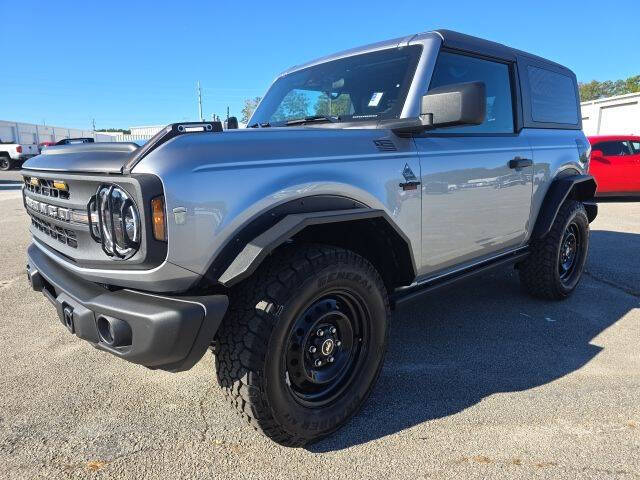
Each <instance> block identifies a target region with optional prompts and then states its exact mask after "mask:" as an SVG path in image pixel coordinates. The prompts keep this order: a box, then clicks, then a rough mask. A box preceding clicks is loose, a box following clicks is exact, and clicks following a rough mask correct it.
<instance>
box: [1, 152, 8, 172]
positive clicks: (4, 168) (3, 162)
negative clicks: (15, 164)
mask: <svg viewBox="0 0 640 480" xmlns="http://www.w3.org/2000/svg"><path fill="white" fill-rule="evenodd" d="M0 170H1V171H3V172H6V171H7V170H11V158H9V157H7V156H6V155H0Z"/></svg>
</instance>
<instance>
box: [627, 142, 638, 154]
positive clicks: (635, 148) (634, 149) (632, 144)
mask: <svg viewBox="0 0 640 480" xmlns="http://www.w3.org/2000/svg"><path fill="white" fill-rule="evenodd" d="M629 143H630V144H631V148H633V153H634V154H635V155H640V142H629Z"/></svg>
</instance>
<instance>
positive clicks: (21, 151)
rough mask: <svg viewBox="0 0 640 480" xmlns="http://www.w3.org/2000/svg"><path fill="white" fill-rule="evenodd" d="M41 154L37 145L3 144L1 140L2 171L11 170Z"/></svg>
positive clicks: (0, 159) (0, 165) (0, 168)
mask: <svg viewBox="0 0 640 480" xmlns="http://www.w3.org/2000/svg"><path fill="white" fill-rule="evenodd" d="M39 153H40V152H39V150H38V146H37V145H26V144H23V145H21V144H19V143H12V142H3V141H2V139H1V138H0V170H10V169H11V168H13V167H14V166H18V167H19V166H20V165H22V163H23V162H24V161H25V160H27V159H29V158H31V157H34V156H36V155H38V154H39Z"/></svg>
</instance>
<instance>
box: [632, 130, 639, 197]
mask: <svg viewBox="0 0 640 480" xmlns="http://www.w3.org/2000/svg"><path fill="white" fill-rule="evenodd" d="M629 143H630V144H631V150H632V151H633V159H634V162H633V165H632V166H631V175H630V176H629V180H630V182H631V189H632V191H633V192H635V193H640V140H629Z"/></svg>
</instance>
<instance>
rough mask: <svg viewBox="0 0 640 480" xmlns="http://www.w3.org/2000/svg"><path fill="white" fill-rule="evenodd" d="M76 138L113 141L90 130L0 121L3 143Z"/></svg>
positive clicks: (37, 142) (30, 143)
mask: <svg viewBox="0 0 640 480" xmlns="http://www.w3.org/2000/svg"><path fill="white" fill-rule="evenodd" d="M78 137H91V138H95V139H96V142H110V141H113V137H112V136H110V135H106V134H102V133H95V132H93V131H92V130H81V129H79V128H66V127H53V126H51V125H36V124H35V123H24V122H10V121H6V120H0V140H2V141H3V142H16V143H20V144H22V145H38V144H40V143H42V142H54V143H55V142H57V141H58V140H62V139H63V138H78Z"/></svg>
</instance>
